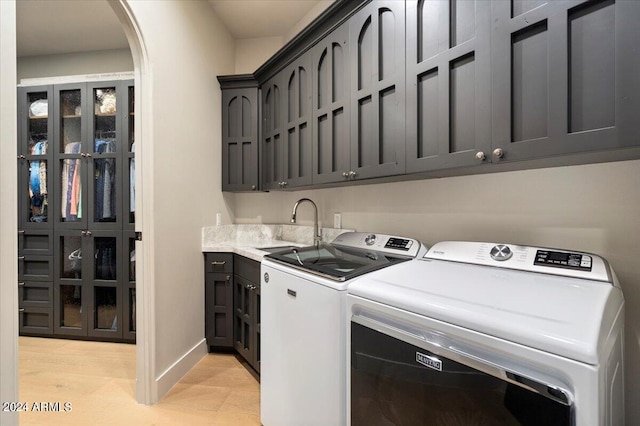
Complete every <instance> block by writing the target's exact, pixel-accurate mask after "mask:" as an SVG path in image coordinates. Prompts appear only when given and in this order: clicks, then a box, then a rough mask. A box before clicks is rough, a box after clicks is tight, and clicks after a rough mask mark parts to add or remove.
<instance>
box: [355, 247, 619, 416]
mask: <svg viewBox="0 0 640 426" xmlns="http://www.w3.org/2000/svg"><path fill="white" fill-rule="evenodd" d="M347 312H348V321H349V322H350V327H349V330H348V333H347V339H348V343H347V351H348V360H349V361H348V366H349V368H350V372H349V375H350V380H349V381H348V384H347V392H348V395H349V398H348V407H347V410H348V412H349V413H350V415H349V416H348V417H349V423H350V424H351V425H354V426H355V425H367V426H375V425H391V424H398V425H400V424H402V425H413V424H416V425H422V424H447V425H465V426H466V425H469V424H491V425H511V424H523V425H545V426H548V425H579V426H591V425H593V426H595V425H611V426H619V425H623V424H624V390H623V378H624V373H623V341H624V337H623V336H624V333H623V323H624V299H623V295H622V291H621V290H620V287H619V285H618V282H617V279H616V277H615V275H614V273H613V271H612V270H611V268H610V267H609V265H608V263H607V262H606V261H605V260H604V259H602V258H601V257H599V256H596V255H593V254H587V253H580V252H574V251H567V250H556V249H544V248H538V247H525V246H517V245H504V244H492V243H469V242H443V243H438V244H436V245H434V246H433V247H432V248H431V249H430V250H429V251H428V253H427V254H426V255H425V256H424V257H423V258H422V259H417V260H415V261H413V262H406V263H403V264H400V265H395V266H392V267H389V268H386V269H384V270H381V271H377V272H374V273H371V274H368V275H366V276H363V277H361V278H359V279H357V280H354V281H353V282H352V283H351V285H350V286H349V289H348V296H347Z"/></svg>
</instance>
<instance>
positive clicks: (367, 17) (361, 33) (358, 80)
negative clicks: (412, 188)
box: [349, 0, 405, 179]
mask: <svg viewBox="0 0 640 426" xmlns="http://www.w3.org/2000/svg"><path fill="white" fill-rule="evenodd" d="M404 14H405V8H404V2H402V1H393V0H391V1H372V2H371V3H369V4H368V5H367V6H365V7H364V8H363V9H362V10H360V11H359V12H357V13H356V14H355V15H354V16H353V17H352V18H351V19H350V20H349V40H350V46H351V53H350V58H351V59H350V63H351V87H350V89H351V170H350V171H349V172H351V177H352V178H355V179H360V178H371V177H377V176H390V175H394V174H399V173H404V171H405V75H404V74H405V66H404V58H405V42H404V39H405V15H404ZM354 173H355V174H354Z"/></svg>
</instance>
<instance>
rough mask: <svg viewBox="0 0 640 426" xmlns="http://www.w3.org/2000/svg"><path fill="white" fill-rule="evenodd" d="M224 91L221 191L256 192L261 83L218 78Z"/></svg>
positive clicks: (250, 78) (249, 80)
mask: <svg viewBox="0 0 640 426" xmlns="http://www.w3.org/2000/svg"><path fill="white" fill-rule="evenodd" d="M218 81H219V82H220V87H221V88H222V190H223V191H255V190H257V189H258V187H259V182H258V177H259V175H258V171H259V167H258V163H259V157H258V138H259V134H258V133H259V129H258V123H259V102H258V83H257V81H256V80H255V79H253V77H251V76H246V75H242V76H223V77H218Z"/></svg>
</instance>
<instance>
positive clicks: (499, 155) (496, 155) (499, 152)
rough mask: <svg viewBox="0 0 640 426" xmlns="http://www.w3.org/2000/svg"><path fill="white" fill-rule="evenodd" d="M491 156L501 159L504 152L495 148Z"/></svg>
mask: <svg viewBox="0 0 640 426" xmlns="http://www.w3.org/2000/svg"><path fill="white" fill-rule="evenodd" d="M493 156H494V157H495V158H502V157H503V156H504V151H503V150H502V148H496V149H494V150H493Z"/></svg>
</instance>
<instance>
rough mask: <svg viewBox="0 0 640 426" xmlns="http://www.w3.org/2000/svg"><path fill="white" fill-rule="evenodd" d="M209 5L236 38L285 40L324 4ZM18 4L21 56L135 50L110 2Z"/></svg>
mask: <svg viewBox="0 0 640 426" xmlns="http://www.w3.org/2000/svg"><path fill="white" fill-rule="evenodd" d="M0 1H2V0H0ZM201 1H205V0H201ZM208 2H209V4H210V5H211V7H212V8H213V10H214V11H215V13H216V14H217V15H218V16H219V17H220V19H221V20H222V22H223V23H224V24H225V26H226V27H227V29H229V31H230V32H231V34H232V35H233V37H234V38H258V37H274V36H285V35H286V34H288V32H289V31H290V30H291V28H293V26H294V25H295V24H296V23H297V22H298V21H300V19H302V17H304V16H305V15H306V14H307V13H308V12H309V11H310V10H311V9H313V7H314V6H316V5H317V4H318V2H319V0H275V1H272V0H270V1H265V0H208ZM16 3H17V6H16V15H17V52H18V57H24V56H40V55H59V54H64V53H76V52H86V51H93V50H108V49H125V48H128V47H129V45H128V43H127V39H126V37H125V35H124V32H123V31H122V27H121V25H120V22H119V21H118V19H117V18H116V16H115V14H114V13H113V10H112V9H111V6H109V4H108V3H107V2H106V1H104V0H82V1H80V0H18V1H17V2H16Z"/></svg>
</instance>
